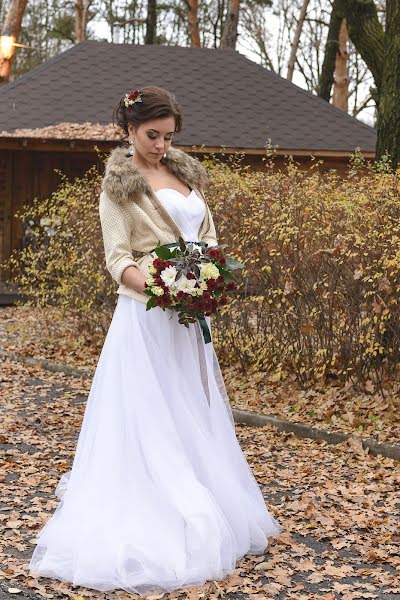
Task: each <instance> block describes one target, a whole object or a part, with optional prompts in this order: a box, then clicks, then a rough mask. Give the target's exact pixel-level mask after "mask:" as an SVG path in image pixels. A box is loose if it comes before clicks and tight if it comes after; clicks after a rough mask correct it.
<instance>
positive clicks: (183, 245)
mask: <svg viewBox="0 0 400 600" xmlns="http://www.w3.org/2000/svg"><path fill="white" fill-rule="evenodd" d="M178 241H179V248H180V249H181V250H182V252H184V251H185V250H186V244H185V240H184V239H183V238H182V237H181V236H179V238H178Z"/></svg>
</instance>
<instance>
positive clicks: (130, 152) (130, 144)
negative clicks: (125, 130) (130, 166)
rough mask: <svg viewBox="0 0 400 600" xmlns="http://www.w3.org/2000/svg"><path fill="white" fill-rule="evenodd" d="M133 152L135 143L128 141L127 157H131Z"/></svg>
mask: <svg viewBox="0 0 400 600" xmlns="http://www.w3.org/2000/svg"><path fill="white" fill-rule="evenodd" d="M134 152H135V142H134V140H133V139H131V140H129V155H130V156H133V154H134Z"/></svg>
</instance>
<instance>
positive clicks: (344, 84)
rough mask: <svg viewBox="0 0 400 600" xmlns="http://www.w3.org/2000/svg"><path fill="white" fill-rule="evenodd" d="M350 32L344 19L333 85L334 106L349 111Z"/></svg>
mask: <svg viewBox="0 0 400 600" xmlns="http://www.w3.org/2000/svg"><path fill="white" fill-rule="evenodd" d="M348 39H349V36H348V33H347V25H346V19H342V24H341V27H340V33H339V51H338V52H337V54H336V63H335V74H334V80H335V83H334V87H333V101H332V104H333V106H336V107H337V108H340V109H341V110H344V111H345V112H347V111H348V105H349V103H348V99H349V73H348V59H349V53H348V51H347V43H348Z"/></svg>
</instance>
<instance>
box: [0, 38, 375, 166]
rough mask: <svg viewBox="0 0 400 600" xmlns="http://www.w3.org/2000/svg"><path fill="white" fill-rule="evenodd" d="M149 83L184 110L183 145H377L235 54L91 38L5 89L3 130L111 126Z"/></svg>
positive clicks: (368, 130) (348, 148)
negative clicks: (119, 109) (121, 104)
mask: <svg viewBox="0 0 400 600" xmlns="http://www.w3.org/2000/svg"><path fill="white" fill-rule="evenodd" d="M144 85H158V86H162V87H166V88H168V89H170V90H171V91H173V92H174V94H175V95H176V97H177V99H178V101H179V103H180V104H181V106H182V109H183V115H184V123H183V125H184V129H183V131H182V132H181V133H180V134H179V135H177V136H176V137H175V144H176V145H178V146H179V145H182V146H193V145H194V146H202V145H204V146H205V147H207V148H210V147H212V148H216V147H218V148H219V147H221V146H223V147H225V148H227V149H228V148H238V149H242V150H246V149H247V150H250V149H253V150H257V149H259V150H260V151H262V150H264V148H265V145H266V144H267V143H268V140H271V143H272V145H274V146H277V147H278V149H281V150H287V151H295V150H296V151H300V150H304V151H305V153H307V154H308V153H312V151H333V152H338V151H339V152H352V151H354V149H355V148H360V149H361V150H362V151H365V152H373V151H374V149H375V142H376V133H375V130H374V129H373V128H372V127H369V126H368V125H365V124H364V123H362V122H360V121H359V120H357V119H355V118H353V117H350V116H349V115H347V114H345V113H344V112H342V111H340V110H339V109H337V108H335V107H333V106H332V105H330V104H328V103H327V102H325V101H324V100H321V99H320V98H318V97H316V96H314V95H312V94H310V93H309V92H307V91H305V90H303V89H301V88H299V87H298V86H296V85H295V84H293V83H290V82H289V81H287V80H286V79H284V78H282V77H280V76H279V75H277V74H275V73H273V72H272V71H269V70H267V69H265V68H264V67H262V66H260V65H258V64H256V63H254V62H252V61H251V60H249V59H248V58H246V57H245V56H243V55H241V54H240V53H239V52H237V51H235V50H232V49H228V48H224V49H211V48H190V47H181V46H159V45H146V46H138V45H131V44H111V43H108V42H94V41H88V42H84V43H81V44H77V45H75V46H73V47H72V48H70V49H69V50H67V51H65V52H63V53H61V54H59V55H58V56H56V57H55V58H53V59H51V60H50V61H48V62H47V63H45V64H43V65H40V66H39V67H37V68H35V69H33V70H32V71H30V72H29V73H27V74H25V75H23V76H22V77H20V78H19V79H17V80H16V81H14V82H12V83H9V84H8V85H6V86H3V87H2V88H0V131H1V130H5V131H9V132H11V131H14V130H16V129H34V128H44V127H48V126H51V125H56V124H58V123H61V122H63V123H65V122H67V123H68V122H71V123H77V124H79V123H85V124H87V123H93V124H100V125H109V123H110V122H111V120H112V111H113V108H114V106H115V105H116V104H117V102H118V100H119V98H120V97H121V96H122V95H123V94H124V93H125V92H126V91H128V90H130V89H132V88H137V87H141V86H144ZM3 135H4V131H3Z"/></svg>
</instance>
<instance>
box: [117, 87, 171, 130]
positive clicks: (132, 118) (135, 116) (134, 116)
mask: <svg viewBox="0 0 400 600" xmlns="http://www.w3.org/2000/svg"><path fill="white" fill-rule="evenodd" d="M140 92H141V96H142V102H135V103H134V104H132V105H131V106H130V107H129V108H128V107H126V106H125V102H124V100H125V96H124V97H123V98H121V100H120V101H119V102H118V104H117V106H116V107H115V109H114V112H113V124H115V123H117V125H118V126H119V127H121V129H122V131H123V132H124V133H125V135H126V136H129V130H128V123H132V124H133V125H134V126H135V127H137V126H138V125H140V124H141V123H144V122H145V121H148V120H149V119H159V118H162V117H175V133H179V132H180V131H181V129H182V112H181V107H180V106H179V104H178V102H177V101H176V99H175V96H174V95H173V94H172V93H171V92H169V91H168V90H166V89H164V88H161V87H156V86H145V87H142V88H140Z"/></svg>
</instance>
